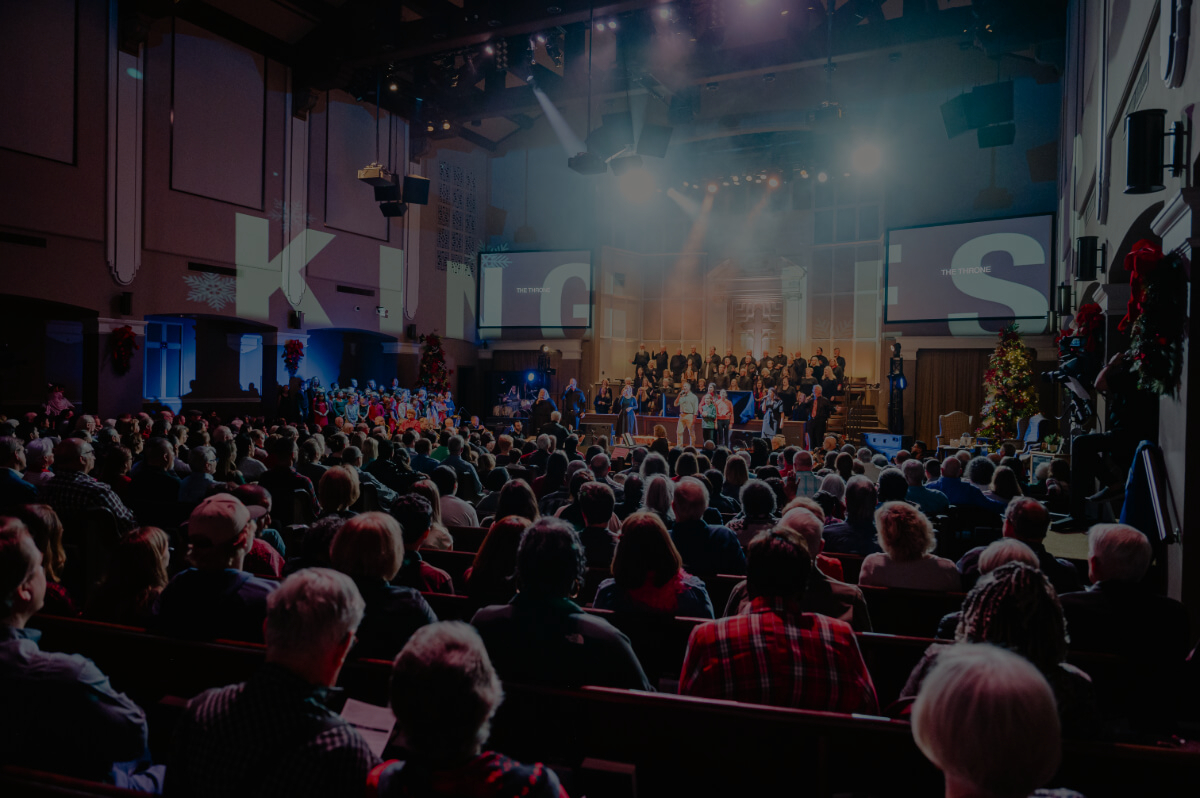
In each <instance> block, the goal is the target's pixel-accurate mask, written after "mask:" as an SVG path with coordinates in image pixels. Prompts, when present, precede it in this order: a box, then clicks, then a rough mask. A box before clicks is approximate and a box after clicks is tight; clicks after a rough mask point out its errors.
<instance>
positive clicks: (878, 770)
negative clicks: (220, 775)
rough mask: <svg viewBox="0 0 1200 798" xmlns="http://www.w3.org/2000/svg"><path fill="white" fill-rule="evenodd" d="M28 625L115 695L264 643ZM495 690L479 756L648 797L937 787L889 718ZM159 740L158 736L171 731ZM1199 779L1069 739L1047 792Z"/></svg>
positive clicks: (1192, 770)
mask: <svg viewBox="0 0 1200 798" xmlns="http://www.w3.org/2000/svg"><path fill="white" fill-rule="evenodd" d="M684 620H686V619H684ZM34 621H35V623H34V624H33V626H35V627H36V628H40V629H42V630H43V632H44V637H43V641H45V642H46V647H47V649H48V650H53V649H54V646H53V645H52V644H53V643H56V642H57V643H59V644H61V645H63V646H65V647H68V648H69V649H70V650H72V651H76V652H78V653H82V654H84V655H85V656H90V657H92V658H93V659H95V660H96V661H97V663H98V664H100V663H101V662H106V663H107V668H106V670H107V672H108V674H109V676H110V677H111V678H112V681H113V684H114V686H115V687H117V689H121V690H130V688H131V687H139V686H140V687H143V688H144V687H145V686H146V683H152V684H153V685H154V688H155V689H159V690H165V694H167V695H188V694H194V693H195V692H199V690H201V689H204V688H206V687H212V686H217V685H219V684H225V683H229V682H235V681H242V680H244V679H246V678H248V677H249V675H250V674H252V673H253V672H254V671H255V670H256V669H257V668H258V667H259V666H260V665H261V663H262V647H261V646H255V645H250V644H233V643H226V642H217V643H193V642H188V641H177V640H171V639H167V638H159V637H154V636H151V635H146V634H144V633H142V632H140V631H139V630H136V629H131V628H130V627H121V626H113V625H111V624H98V623H94V622H90V621H80V620H74V619H64V618H51V617H38V618H35V619H34ZM693 623H694V621H693ZM681 625H683V624H681ZM859 642H860V645H861V646H862V648H863V650H864V654H865V655H866V656H867V657H868V660H869V661H874V662H876V663H878V662H880V661H881V658H883V657H885V656H887V657H893V658H895V657H897V656H898V655H897V654H896V651H897V650H899V651H901V652H902V655H903V656H905V657H910V658H911V657H913V656H919V652H920V651H921V650H923V645H924V644H925V643H927V642H929V641H917V640H905V639H895V638H890V639H889V638H888V636H886V635H860V636H859ZM889 652H890V653H889ZM164 664H165V665H166V667H164ZM1080 664H1081V665H1082V664H1083V663H1082V662H1081V663H1080ZM101 667H102V668H105V665H103V664H102V665H101ZM897 670H902V669H899V668H898V669H897ZM389 676H390V664H389V663H387V662H382V661H376V660H354V661H350V662H348V663H347V665H346V667H345V669H344V670H343V678H342V680H341V683H342V685H343V686H344V687H346V689H347V692H348V693H349V695H351V696H353V697H355V698H359V699H360V700H365V701H370V702H371V703H375V704H377V705H383V704H384V703H386V697H387V684H388V678H389ZM877 682H882V679H877ZM505 691H506V693H507V699H506V701H505V704H504V706H503V707H502V708H501V711H500V713H499V715H498V716H497V718H496V722H495V724H494V725H493V736H492V743H491V745H490V747H493V748H495V749H496V750H500V751H503V752H504V753H506V754H508V755H510V756H514V757H517V758H518V759H524V760H527V761H533V760H539V761H548V762H552V763H560V764H562V763H565V764H569V765H573V764H577V763H579V762H581V761H582V759H583V758H584V757H597V758H603V759H609V760H613V761H618V762H627V763H632V764H634V765H636V767H637V779H638V782H639V786H640V788H641V789H642V790H643V791H644V794H648V795H657V794H684V793H685V792H695V793H698V794H715V793H716V792H717V791H718V790H720V791H724V792H728V793H730V794H756V793H760V792H763V793H765V792H769V793H770V794H778V793H779V787H780V785H783V784H787V783H791V784H794V786H795V791H796V792H801V793H803V794H805V795H830V794H831V793H832V792H834V791H838V792H844V791H849V790H858V789H861V790H867V791H873V792H875V793H876V794H880V795H889V796H890V795H901V796H903V795H929V794H937V792H938V790H939V789H940V787H939V785H940V783H941V782H940V777H939V776H938V775H937V774H936V772H934V771H933V769H932V768H931V766H929V764H928V763H927V762H925V760H924V758H923V757H921V756H920V755H919V753H917V752H916V749H915V747H914V746H913V745H912V742H911V738H910V736H909V730H908V726H907V724H905V723H903V722H900V721H893V720H887V719H882V718H862V717H855V716H846V715H838V714H833V713H822V712H809V711H802V710H789V709H780V708H773V707H762V706H755V705H747V704H738V703H735V702H724V701H708V700H702V699H693V698H687V697H679V696H671V695H663V694H646V693H638V692H635V691H624V690H612V689H606V688H584V689H582V690H556V689H550V688H538V687H529V686H522V685H517V684H508V685H505ZM130 692H136V691H133V690H130ZM143 692H144V690H143ZM159 734H160V736H161V735H168V736H169V729H162V730H159ZM797 764H800V765H801V769H802V770H801V773H800V775H799V776H797V773H796V770H795V769H796V766H797ZM3 778H8V775H7V774H5V775H4V776H3ZM1197 778H1200V748H1197V747H1195V746H1193V748H1192V749H1190V750H1172V749H1170V748H1154V747H1148V746H1134V745H1117V744H1108V743H1076V742H1067V743H1065V745H1064V762H1063V766H1062V769H1061V770H1060V773H1059V775H1058V776H1057V777H1056V778H1055V779H1054V780H1053V781H1052V782H1051V783H1052V784H1054V785H1055V786H1063V787H1069V788H1072V789H1077V790H1080V791H1083V792H1084V793H1085V794H1086V795H1088V796H1089V798H1106V796H1113V797H1114V798H1116V796H1121V798H1125V797H1126V796H1129V795H1144V794H1159V793H1161V794H1178V786H1179V785H1182V784H1187V783H1195V780H1196V779H1197ZM0 783H3V782H0ZM15 794H24V793H23V792H18V793H15ZM45 794H71V793H62V792H49V793H45ZM82 794H85V795H90V794H110V793H103V792H101V793H89V792H86V791H85V792H84V793H82Z"/></svg>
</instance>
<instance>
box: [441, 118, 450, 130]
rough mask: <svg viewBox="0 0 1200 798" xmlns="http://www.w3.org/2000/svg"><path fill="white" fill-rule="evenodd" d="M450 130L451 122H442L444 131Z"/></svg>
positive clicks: (444, 120)
mask: <svg viewBox="0 0 1200 798" xmlns="http://www.w3.org/2000/svg"><path fill="white" fill-rule="evenodd" d="M449 129H450V122H449V120H446V119H443V120H442V130H449Z"/></svg>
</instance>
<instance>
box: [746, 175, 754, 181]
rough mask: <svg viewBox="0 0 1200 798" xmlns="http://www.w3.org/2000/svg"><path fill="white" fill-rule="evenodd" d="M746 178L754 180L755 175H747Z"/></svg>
mask: <svg viewBox="0 0 1200 798" xmlns="http://www.w3.org/2000/svg"><path fill="white" fill-rule="evenodd" d="M746 179H747V180H753V179H754V176H753V175H746Z"/></svg>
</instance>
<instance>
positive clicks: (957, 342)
mask: <svg viewBox="0 0 1200 798" xmlns="http://www.w3.org/2000/svg"><path fill="white" fill-rule="evenodd" d="M1126 287H1128V286H1126ZM891 339H895V340H896V341H899V342H900V343H901V344H902V345H903V347H904V352H903V353H904V356H905V357H906V358H907V357H916V354H917V353H918V352H920V351H921V350H922V349H986V350H988V351H989V352H990V351H992V350H994V349H995V348H996V334H995V333H989V334H988V335H978V336H972V337H969V338H968V337H955V336H922V337H917V336H913V337H911V338H910V337H908V336H896V335H895V334H894V333H884V334H883V341H884V344H885V346H886V345H888V342H889V340H891ZM1024 339H1025V346H1026V347H1028V348H1030V349H1034V350H1036V352H1037V356H1038V360H1057V359H1058V345H1057V344H1056V343H1055V342H1054V336H1052V335H1026V336H1024Z"/></svg>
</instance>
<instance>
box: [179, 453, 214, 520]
mask: <svg viewBox="0 0 1200 798" xmlns="http://www.w3.org/2000/svg"><path fill="white" fill-rule="evenodd" d="M188 466H189V467H191V470H192V472H191V473H190V474H188V475H187V477H186V478H185V479H184V480H183V482H182V483H181V484H180V486H179V502H180V503H181V504H184V505H188V506H191V505H196V504H199V503H200V501H201V500H202V499H203V498H204V497H205V496H207V495H208V494H209V493H210V492H211V491H212V490H213V488H214V487H215V486H216V484H217V481H216V480H215V479H214V478H213V474H215V473H217V450H216V449H214V448H212V447H211V446H194V447H192V450H191V451H190V452H189V453H188Z"/></svg>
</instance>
